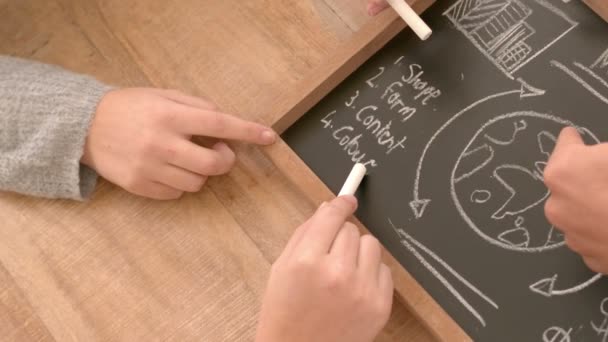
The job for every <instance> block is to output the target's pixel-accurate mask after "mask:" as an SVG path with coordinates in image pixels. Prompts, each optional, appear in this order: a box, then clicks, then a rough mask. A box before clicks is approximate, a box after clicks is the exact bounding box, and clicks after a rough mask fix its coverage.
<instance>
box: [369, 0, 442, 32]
mask: <svg viewBox="0 0 608 342" xmlns="http://www.w3.org/2000/svg"><path fill="white" fill-rule="evenodd" d="M389 5H390V6H391V7H393V9H394V10H395V12H397V14H399V16H400V17H401V18H403V20H404V21H405V22H406V23H407V25H408V26H409V27H410V28H411V29H412V31H414V33H416V35H417V36H418V37H419V38H420V39H421V40H426V39H427V38H429V37H430V36H431V34H432V33H433V31H432V30H431V29H430V27H428V25H427V24H426V23H425V22H424V21H423V20H422V19H421V18H420V17H419V16H418V14H416V12H414V10H413V9H412V8H411V7H410V5H408V3H407V2H406V1H405V0H369V2H368V5H367V13H369V15H376V14H378V13H380V12H381V11H382V10H384V9H385V8H387V7H389Z"/></svg>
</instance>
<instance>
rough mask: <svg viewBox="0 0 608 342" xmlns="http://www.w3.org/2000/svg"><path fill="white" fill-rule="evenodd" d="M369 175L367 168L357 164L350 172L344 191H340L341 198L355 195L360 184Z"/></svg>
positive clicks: (343, 187)
mask: <svg viewBox="0 0 608 342" xmlns="http://www.w3.org/2000/svg"><path fill="white" fill-rule="evenodd" d="M366 173H367V168H366V167H365V165H363V164H361V163H357V164H355V166H353V169H352V170H351V171H350V174H349V175H348V178H346V182H344V185H343V186H342V190H340V193H339V194H338V197H339V196H342V195H354V194H355V192H357V188H359V184H361V180H363V177H365V174H366Z"/></svg>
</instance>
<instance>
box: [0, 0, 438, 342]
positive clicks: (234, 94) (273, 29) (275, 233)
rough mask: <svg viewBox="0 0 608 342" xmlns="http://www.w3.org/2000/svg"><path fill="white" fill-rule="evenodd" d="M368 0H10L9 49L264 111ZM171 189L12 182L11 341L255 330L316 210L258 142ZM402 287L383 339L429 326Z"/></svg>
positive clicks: (354, 24)
mask: <svg viewBox="0 0 608 342" xmlns="http://www.w3.org/2000/svg"><path fill="white" fill-rule="evenodd" d="M365 2H366V1H365V0H266V1H261V0H251V1H242V0H221V1H219V0H182V1H166V0H103V1H102V0H45V1H42V0H0V54H9V55H14V56H20V57H25V58H30V59H35V60H39V61H44V62H48V63H54V64H58V65H62V66H64V67H66V68H68V69H70V70H74V71H78V72H83V73H88V74H92V75H94V76H96V77H98V78H99V79H101V80H103V81H106V82H109V83H112V84H115V85H119V86H156V87H163V88H176V89H179V90H182V91H184V92H188V93H191V94H194V95H197V96H202V97H206V98H208V99H211V100H213V101H214V102H215V103H217V104H218V106H219V107H220V108H221V109H223V110H224V111H226V112H230V113H233V114H235V115H239V116H241V117H244V118H248V119H252V120H258V121H263V118H265V117H267V113H268V112H269V110H270V109H269V106H271V105H272V104H273V103H276V99H277V98H278V97H281V96H287V95H288V94H289V92H296V91H298V84H299V82H302V80H304V79H306V77H307V75H308V74H310V73H311V71H312V70H314V68H316V67H317V66H319V65H321V64H322V63H323V62H324V60H325V59H327V58H328V56H330V55H331V53H332V51H333V50H334V49H335V47H336V46H337V45H338V44H341V43H343V42H345V41H347V40H348V39H349V38H350V37H351V36H352V35H354V34H357V31H358V30H359V29H360V28H361V27H362V25H364V24H365V23H366V22H367V21H368V20H370V19H369V18H368V17H367V16H366V15H365V13H364V8H365ZM233 146H234V147H235V149H236V150H237V155H238V162H237V165H236V167H235V168H234V170H233V171H232V172H231V173H230V174H228V175H226V176H223V177H218V178H213V179H211V180H210V181H209V183H208V186H207V187H206V188H205V189H204V190H202V191H201V192H200V193H197V194H192V195H186V196H184V197H183V198H182V199H180V200H177V201H170V202H157V201H152V200H146V199H142V198H138V197H136V196H133V195H130V194H128V193H126V192H125V191H123V190H121V189H119V188H117V187H115V186H113V185H111V184H109V183H107V182H104V181H101V182H100V184H99V186H98V188H97V191H96V193H95V196H94V198H93V199H92V200H91V201H89V202H86V203H77V202H73V201H53V200H43V199H35V198H28V197H24V196H19V195H15V194H9V193H0V340H1V341H28V342H29V341H154V340H171V341H251V340H253V336H254V333H255V326H256V315H257V311H258V307H259V301H260V298H261V296H262V294H263V291H264V288H265V284H266V279H267V277H268V272H269V269H270V265H271V264H272V262H273V261H274V260H275V259H276V258H277V257H278V255H279V254H280V252H281V250H282V248H283V246H284V244H285V243H286V241H287V239H288V238H289V237H290V235H291V232H292V231H293V230H294V229H295V227H297V226H298V225H299V224H300V223H301V222H303V221H304V220H305V219H306V218H307V217H308V216H310V215H311V213H312V212H313V210H314V207H313V205H312V203H310V202H309V201H307V200H306V197H305V196H303V194H301V193H300V192H299V191H298V190H297V188H296V187H295V186H293V184H291V183H290V182H289V181H288V179H287V177H285V176H284V175H283V174H281V172H279V171H278V169H277V168H276V167H275V166H274V165H273V164H272V163H271V162H270V161H269V160H268V159H267V158H266V157H265V155H264V154H263V153H262V152H261V151H260V150H259V149H257V148H255V147H252V146H246V145H242V144H234V145H233ZM429 340H431V336H430V334H429V333H428V332H427V330H425V329H424V328H423V327H422V326H421V325H420V323H419V322H418V321H417V320H415V319H414V318H413V317H412V315H411V314H410V313H409V312H408V311H407V309H406V308H405V307H404V306H403V305H402V304H401V303H399V302H396V303H395V305H394V309H393V314H392V317H391V320H390V322H389V324H388V326H387V327H386V329H385V330H384V331H383V333H382V334H381V336H379V338H378V341H429Z"/></svg>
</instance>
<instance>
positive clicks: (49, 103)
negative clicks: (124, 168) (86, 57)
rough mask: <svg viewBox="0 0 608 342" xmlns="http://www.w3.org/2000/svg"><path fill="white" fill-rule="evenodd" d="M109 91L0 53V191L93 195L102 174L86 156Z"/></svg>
mask: <svg viewBox="0 0 608 342" xmlns="http://www.w3.org/2000/svg"><path fill="white" fill-rule="evenodd" d="M109 90H110V88H109V87H108V86H106V85H104V84H102V83H100V82H98V81H96V80H95V79H93V78H91V77H88V76H85V75H79V74H75V73H71V72H68V71H66V70H63V69H61V68H58V67H55V66H51V65H46V64H41V63H36V62H31V61H25V60H22V59H18V58H12V57H4V56H0V190H3V191H12V192H18V193H22V194H27V195H33V196H41V197H48V198H69V199H76V200H83V199H86V198H88V197H89V196H90V195H91V194H92V192H93V190H94V188H95V184H96V182H97V174H96V173H95V171H93V170H92V169H90V168H88V167H87V166H85V165H82V164H80V159H81V157H82V154H83V151H84V144H85V140H86V137H87V133H88V129H89V125H90V123H91V120H92V118H93V115H94V113H95V110H96V107H97V104H98V103H99V101H100V100H101V98H102V96H103V95H104V94H105V93H106V92H107V91H109Z"/></svg>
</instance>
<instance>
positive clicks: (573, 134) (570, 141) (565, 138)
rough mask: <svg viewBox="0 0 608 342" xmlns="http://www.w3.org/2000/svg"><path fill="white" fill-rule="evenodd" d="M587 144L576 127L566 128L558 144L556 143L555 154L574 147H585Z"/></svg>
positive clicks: (558, 139)
mask: <svg viewBox="0 0 608 342" xmlns="http://www.w3.org/2000/svg"><path fill="white" fill-rule="evenodd" d="M584 144H585V142H584V141H583V138H581V135H580V134H579V133H578V131H577V130H576V128H574V127H566V128H564V129H562V132H561V133H560V134H559V137H558V138H557V142H556V143H555V148H554V149H553V154H558V153H560V150H563V149H564V148H566V147H568V146H572V145H584Z"/></svg>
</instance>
